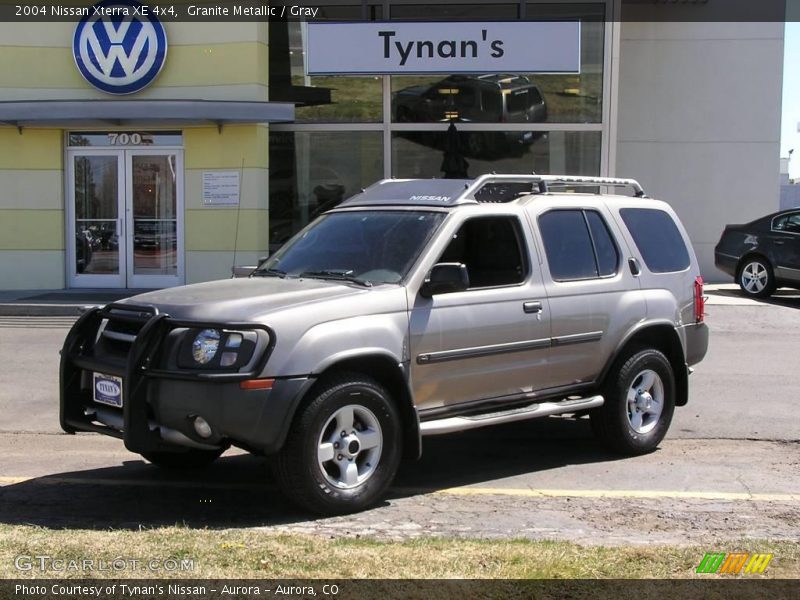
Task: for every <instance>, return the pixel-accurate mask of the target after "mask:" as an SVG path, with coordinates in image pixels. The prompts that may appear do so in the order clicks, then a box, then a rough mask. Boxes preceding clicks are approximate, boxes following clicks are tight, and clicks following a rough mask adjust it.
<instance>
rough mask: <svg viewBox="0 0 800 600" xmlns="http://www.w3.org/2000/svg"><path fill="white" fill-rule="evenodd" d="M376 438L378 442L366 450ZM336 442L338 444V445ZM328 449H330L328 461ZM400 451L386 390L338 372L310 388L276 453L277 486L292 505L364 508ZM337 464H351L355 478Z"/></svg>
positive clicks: (318, 509) (387, 480) (382, 488)
mask: <svg viewBox="0 0 800 600" xmlns="http://www.w3.org/2000/svg"><path fill="white" fill-rule="evenodd" d="M350 407H352V410H351V411H349V412H352V418H351V420H350V423H352V427H350V431H346V432H345V433H347V434H348V435H347V436H346V437H344V438H342V437H341V431H340V428H341V427H340V425H341V424H345V426H346V423H347V418H346V416H347V415H348V414H349V412H348V408H350ZM343 415H344V418H342V416H343ZM376 433H377V436H378V437H377V438H376V437H375V436H376ZM368 438H369V440H371V441H367V440H368ZM376 439H378V440H379V441H380V442H379V443H380V445H379V446H378V445H373V446H370V447H369V449H366V448H367V444H368V443H370V444H372V443H374V442H375V440H376ZM353 440H355V441H356V443H355V444H353ZM362 440H363V442H362ZM360 443H363V448H362V447H361V446H359V444H360ZM334 444H339V445H338V446H336V448H338V449H337V450H333V447H334ZM323 446H326V448H325V449H323ZM376 449H377V451H376ZM326 451H330V452H334V454H333V456H332V457H331V458H330V459H327V460H325V459H324V458H323V454H324V453H325V452H326ZM351 452H354V453H353V454H351ZM401 455H402V436H401V431H400V417H399V414H398V411H397V407H396V406H395V404H394V402H393V401H392V398H391V396H390V395H389V393H388V392H387V391H386V389H385V388H384V387H383V386H382V385H381V384H380V383H378V382H377V381H375V380H374V379H372V378H371V377H367V376H365V375H361V374H357V373H342V374H336V375H333V376H330V377H326V378H325V379H323V380H321V381H320V382H319V383H318V384H317V385H316V386H315V387H314V388H313V389H312V390H311V392H310V395H309V398H308V400H307V402H306V403H305V404H304V406H303V407H302V408H301V409H300V411H299V412H298V414H297V415H296V416H295V419H294V421H293V423H292V426H291V428H290V430H289V435H288V437H287V440H286V444H285V445H284V447H283V448H282V449H281V451H280V452H279V453H278V455H277V456H276V459H275V461H274V470H275V476H276V479H277V480H278V485H279V487H280V488H281V491H282V492H283V493H284V494H285V495H286V496H287V497H288V498H289V499H290V500H292V501H293V502H294V503H295V504H297V505H299V506H301V507H303V508H306V509H308V510H310V511H311V512H314V513H318V514H323V515H335V514H344V513H350V512H356V511H359V510H363V509H365V508H368V507H369V506H372V505H374V504H375V503H377V502H378V501H379V500H380V499H381V498H382V497H383V495H384V493H385V492H386V490H387V488H388V487H389V485H390V484H391V482H392V480H393V479H394V476H395V473H396V472H397V467H398V465H399V464H400V458H401ZM348 457H351V458H348ZM340 465H344V466H345V467H347V468H348V470H349V469H351V468H355V469H356V471H355V473H356V475H357V477H353V478H352V479H350V478H349V477H348V474H347V473H346V472H345V470H343V469H341V468H340ZM353 465H355V467H353ZM362 477H363V479H362ZM348 479H350V481H349V482H348V481H347V480H348Z"/></svg>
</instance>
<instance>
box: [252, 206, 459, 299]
mask: <svg viewBox="0 0 800 600" xmlns="http://www.w3.org/2000/svg"><path fill="white" fill-rule="evenodd" d="M444 217H445V213H441V212H431V211H410V210H402V211H401V210H369V211H366V210H365V211H348V212H339V213H331V214H327V215H324V216H323V217H321V218H320V219H317V220H316V221H314V222H313V223H312V224H311V225H309V226H308V227H307V228H305V229H304V230H303V231H301V232H300V233H299V234H297V235H296V236H295V237H294V238H293V239H292V240H290V241H289V242H288V243H287V244H286V245H285V246H284V247H283V248H281V249H280V250H279V251H278V252H276V253H275V254H274V255H273V256H272V257H270V258H269V259H268V260H267V261H266V262H265V263H264V264H262V265H261V267H260V268H259V269H258V271H256V273H255V274H256V275H275V276H279V277H300V276H303V277H319V278H322V279H344V280H352V281H356V282H362V283H373V284H375V283H398V282H399V281H400V280H402V279H403V277H405V275H406V273H407V272H408V270H409V269H410V268H411V266H412V265H413V264H414V261H415V260H416V259H417V257H418V256H419V254H420V252H421V251H422V249H423V248H424V247H425V245H426V244H427V242H428V239H429V238H430V237H431V235H432V234H433V232H434V231H435V230H436V228H437V227H438V226H439V224H440V223H441V222H442V221H443V220H444Z"/></svg>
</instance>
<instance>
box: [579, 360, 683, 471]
mask: <svg viewBox="0 0 800 600" xmlns="http://www.w3.org/2000/svg"><path fill="white" fill-rule="evenodd" d="M603 397H604V398H605V403H604V404H603V406H601V407H600V408H596V409H594V410H593V411H592V413H591V420H592V430H593V431H594V433H595V435H596V436H597V437H598V438H600V440H601V441H602V442H603V443H604V444H605V445H606V446H607V447H608V448H609V449H611V450H613V451H615V452H619V453H621V454H628V455H636V454H646V453H648V452H652V451H653V450H655V449H656V447H657V446H658V444H659V443H660V442H661V440H663V439H664V436H665V435H666V433H667V429H669V425H670V423H671V421H672V414H673V412H674V411H675V376H674V373H673V371H672V365H670V362H669V360H668V359H667V357H666V356H664V354H662V353H661V352H659V351H658V350H655V349H652V348H647V349H643V350H639V351H637V352H635V353H633V354H629V355H628V358H626V359H622V360H620V361H618V362H617V364H616V365H615V367H614V368H613V369H612V371H611V373H610V374H609V377H608V383H607V385H606V387H605V389H604V393H603Z"/></svg>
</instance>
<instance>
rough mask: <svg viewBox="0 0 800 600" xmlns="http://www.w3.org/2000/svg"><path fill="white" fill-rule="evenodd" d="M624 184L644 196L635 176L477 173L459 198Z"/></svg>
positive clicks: (503, 198) (498, 198)
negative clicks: (477, 175)
mask: <svg viewBox="0 0 800 600" xmlns="http://www.w3.org/2000/svg"><path fill="white" fill-rule="evenodd" d="M582 187H585V188H588V187H592V188H596V187H614V188H617V187H628V188H631V189H632V190H633V195H634V196H635V197H637V198H645V197H646V196H645V193H644V189H642V186H641V185H640V184H639V182H638V181H636V180H635V179H620V178H617V177H581V176H569V175H535V174H531V175H497V174H491V175H481V176H480V177H478V178H476V179H475V180H474V181H473V182H472V183H471V184H469V185H468V186H467V188H466V189H465V190H464V192H463V193H462V194H461V196H460V197H459V200H470V199H471V200H475V201H476V202H511V201H513V200H516V199H517V198H518V197H519V196H521V195H528V194H546V193H547V192H550V191H553V188H582Z"/></svg>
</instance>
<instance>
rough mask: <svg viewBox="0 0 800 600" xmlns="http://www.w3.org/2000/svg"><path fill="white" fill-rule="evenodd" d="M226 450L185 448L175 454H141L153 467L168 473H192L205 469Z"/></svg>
mask: <svg viewBox="0 0 800 600" xmlns="http://www.w3.org/2000/svg"><path fill="white" fill-rule="evenodd" d="M225 450H226V448H219V449H217V450H202V449H199V448H196V449H195V448H187V449H186V450H176V451H175V452H142V456H143V457H144V458H145V459H147V460H148V461H149V462H151V463H153V464H154V465H155V466H157V467H160V468H162V469H169V470H170V471H193V470H198V469H205V468H206V467H207V466H209V465H210V464H211V463H213V462H214V461H215V460H217V459H218V458H219V457H220V456H221V455H222V453H223V452H225Z"/></svg>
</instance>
